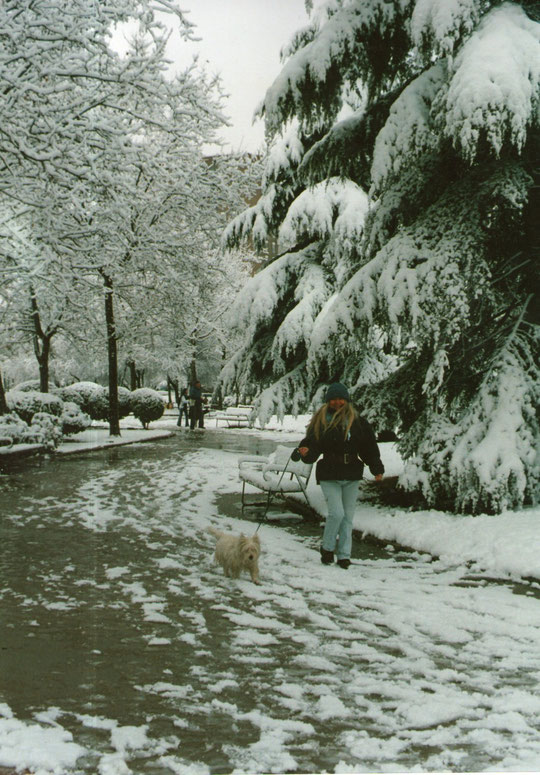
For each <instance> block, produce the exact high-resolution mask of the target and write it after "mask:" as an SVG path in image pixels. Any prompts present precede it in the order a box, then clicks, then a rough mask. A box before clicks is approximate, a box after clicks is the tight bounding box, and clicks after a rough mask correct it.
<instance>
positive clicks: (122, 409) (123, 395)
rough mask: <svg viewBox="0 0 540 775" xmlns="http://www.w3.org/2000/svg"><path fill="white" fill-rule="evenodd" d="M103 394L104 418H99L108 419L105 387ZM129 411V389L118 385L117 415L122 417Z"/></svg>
mask: <svg viewBox="0 0 540 775" xmlns="http://www.w3.org/2000/svg"><path fill="white" fill-rule="evenodd" d="M105 395H106V397H107V413H106V415H105V417H104V418H101V419H104V420H106V419H108V410H109V389H108V388H105ZM130 412H131V390H128V389H127V388H125V387H122V386H121V385H118V416H119V417H120V419H122V417H127V416H128V414H129V413H130Z"/></svg>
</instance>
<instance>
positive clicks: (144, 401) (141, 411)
mask: <svg viewBox="0 0 540 775" xmlns="http://www.w3.org/2000/svg"><path fill="white" fill-rule="evenodd" d="M131 411H132V412H133V414H134V415H135V417H136V418H137V419H138V420H140V421H141V423H142V425H143V428H148V424H149V423H150V422H151V421H152V420H159V418H160V417H161V416H162V414H163V412H164V411H165V406H164V404H163V400H162V398H161V396H160V394H159V393H158V392H157V391H155V390H152V389H151V388H139V389H138V390H134V391H133V392H132V394H131Z"/></svg>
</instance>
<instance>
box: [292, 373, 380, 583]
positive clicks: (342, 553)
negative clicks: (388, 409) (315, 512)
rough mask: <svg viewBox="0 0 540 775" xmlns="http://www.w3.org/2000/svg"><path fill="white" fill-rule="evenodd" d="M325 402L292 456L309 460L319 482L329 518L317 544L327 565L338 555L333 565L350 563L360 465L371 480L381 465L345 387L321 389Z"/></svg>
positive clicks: (368, 429)
mask: <svg viewBox="0 0 540 775" xmlns="http://www.w3.org/2000/svg"><path fill="white" fill-rule="evenodd" d="M325 400H326V403H325V404H324V405H323V406H322V407H321V408H320V409H319V410H318V411H317V412H315V414H314V415H313V417H312V418H311V422H310V423H309V425H308V428H307V432H306V436H305V438H304V439H302V441H301V442H300V444H299V445H298V449H297V451H296V452H297V454H296V455H295V453H294V452H293V459H294V458H295V457H296V459H299V457H300V456H301V457H302V459H303V461H304V462H305V463H314V462H315V461H316V460H317V459H318V458H319V456H320V455H321V454H322V456H323V457H322V460H319V462H318V463H317V468H316V475H317V483H318V484H320V485H321V489H322V491H323V494H324V497H325V500H326V504H327V507H328V516H327V518H326V523H325V526H324V532H323V537H322V544H321V549H320V551H321V562H322V563H323V564H324V565H330V564H331V563H333V562H334V552H336V553H337V564H338V565H339V567H340V568H344V569H347V568H348V567H349V565H350V564H351V559H350V557H351V546H352V528H353V517H354V512H355V508H356V499H357V497H358V487H359V484H360V479H361V478H362V474H363V472H364V463H365V464H366V465H368V466H369V470H370V471H371V473H372V474H373V476H374V477H375V480H376V481H378V482H379V481H381V479H382V476H383V473H384V466H383V464H382V462H381V456H380V453H379V447H378V446H377V441H376V439H375V434H374V432H373V429H372V427H371V425H370V424H369V423H368V421H367V420H365V419H364V418H363V417H360V415H359V414H358V412H357V411H356V409H355V408H354V407H353V406H352V404H351V399H350V396H349V391H348V390H347V388H346V387H345V385H342V384H341V383H340V382H335V383H334V384H333V385H330V387H329V388H328V390H327V391H326V396H325Z"/></svg>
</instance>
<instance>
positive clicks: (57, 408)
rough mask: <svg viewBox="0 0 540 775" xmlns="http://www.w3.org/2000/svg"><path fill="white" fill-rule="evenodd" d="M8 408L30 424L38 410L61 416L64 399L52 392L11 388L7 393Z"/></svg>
mask: <svg viewBox="0 0 540 775" xmlns="http://www.w3.org/2000/svg"><path fill="white" fill-rule="evenodd" d="M6 401H7V405H8V409H10V411H12V412H16V413H17V414H18V415H19V417H20V418H21V419H22V420H24V421H25V422H26V423H28V424H30V423H31V421H32V417H33V416H34V415H35V414H36V413H37V412H46V413H47V414H50V415H54V416H56V417H59V416H60V415H61V414H62V406H63V403H62V399H61V398H59V397H58V396H54V395H52V393H40V392H38V391H37V390H29V391H27V392H26V393H25V392H19V391H16V390H10V391H8V392H7V393H6Z"/></svg>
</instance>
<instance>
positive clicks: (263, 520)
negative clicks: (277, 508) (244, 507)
mask: <svg viewBox="0 0 540 775" xmlns="http://www.w3.org/2000/svg"><path fill="white" fill-rule="evenodd" d="M296 450H297V448H296V447H295V448H294V449H293V451H292V452H291V455H290V457H289V459H288V460H287V463H286V465H285V468H284V469H283V471H282V472H281V476H280V477H279V480H278V483H277V486H276V490H279V486H280V484H281V482H282V480H283V477H284V476H285V474H286V472H287V468H288V467H289V463H290V462H291V460H292V456H293V455H294V453H295V452H296ZM271 500H272V499H271V498H270V497H269V498H268V500H267V501H266V508H265V509H264V514H263V515H262V517H261V519H260V520H259V524H258V525H257V530H256V531H255V533H257V532H258V530H259V528H260V526H261V525H262V523H263V522H265V521H266V515H267V514H268V509H269V508H270V501H271Z"/></svg>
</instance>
